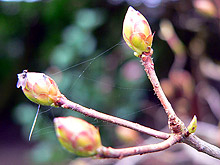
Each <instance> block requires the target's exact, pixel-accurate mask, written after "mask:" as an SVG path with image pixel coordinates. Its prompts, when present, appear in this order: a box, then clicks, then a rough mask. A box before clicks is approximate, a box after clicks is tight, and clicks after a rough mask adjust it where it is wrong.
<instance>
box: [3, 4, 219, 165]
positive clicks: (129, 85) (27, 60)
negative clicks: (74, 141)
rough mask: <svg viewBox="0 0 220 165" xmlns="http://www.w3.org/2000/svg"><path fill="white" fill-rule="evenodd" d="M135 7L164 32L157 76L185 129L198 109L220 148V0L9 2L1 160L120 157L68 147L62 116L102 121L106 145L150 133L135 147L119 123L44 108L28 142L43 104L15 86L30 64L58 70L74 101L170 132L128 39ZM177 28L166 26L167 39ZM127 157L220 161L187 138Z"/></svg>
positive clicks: (202, 126) (203, 132)
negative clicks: (62, 139) (125, 30)
mask: <svg viewBox="0 0 220 165" xmlns="http://www.w3.org/2000/svg"><path fill="white" fill-rule="evenodd" d="M130 5H131V6H133V7H134V8H135V9H137V10H139V11H140V12H141V13H142V14H143V15H144V16H145V17H146V18H147V20H148V22H149V24H150V26H151V29H152V31H153V32H155V37H154V42H153V49H154V55H153V59H154V62H155V68H156V72H157V74H158V77H159V79H160V80H161V83H162V87H163V89H164V91H165V93H166V95H167V96H168V99H169V100H170V101H171V104H172V105H173V107H174V109H175V111H176V112H177V114H178V115H179V117H180V118H181V119H182V120H183V121H184V122H185V124H186V125H188V124H189V122H190V120H191V119H192V117H193V115H196V116H197V117H198V121H199V124H198V130H197V131H196V134H197V135H198V136H200V137H201V138H203V139H204V140H206V141H208V142H210V143H212V144H215V145H218V146H219V145H220V139H219V136H220V130H219V127H218V124H219V119H220V95H219V90H220V83H219V81H220V65H219V62H220V46H219V43H220V22H219V18H220V12H219V11H218V10H219V8H220V4H219V1H218V0H194V1H189V0H155V1H151V0H145V1H144V0H143V1H142V0H137V1H134V0H118V1H117V0H80V1H78V0H62V1H59V0H51V1H37V2H36V1H33V2H28V1H27V2H24V1H23V2H3V1H1V2H0V99H1V101H0V162H1V164H77V163H78V164H80V163H84V164H115V163H116V162H117V161H116V160H97V161H95V160H91V159H79V158H77V157H76V156H74V155H72V154H70V153H68V152H67V151H65V150H63V149H62V147H61V145H60V144H59V143H58V141H57V139H56V136H55V132H54V128H53V122H52V121H53V118H54V117H56V116H69V115H73V116H76V117H80V118H83V119H85V120H87V121H89V122H90V123H92V124H94V125H95V126H97V127H99V129H100V132H101V137H102V143H103V144H104V145H105V146H111V147H121V146H134V145H137V144H141V143H144V141H143V140H144V139H147V138H148V136H146V135H141V134H140V135H138V139H139V140H137V141H136V142H135V143H134V142H132V143H130V144H128V143H125V141H123V140H121V141H120V138H119V137H117V132H115V128H116V127H115V126H113V125H112V124H108V123H105V122H101V121H97V120H95V119H91V118H88V117H85V116H83V115H81V114H78V113H76V112H71V111H70V110H65V109H56V108H52V109H51V108H50V107H41V112H44V113H41V114H40V115H39V117H38V120H37V124H36V127H35V131H34V134H33V137H32V140H31V141H30V142H29V141H28V135H29V131H30V128H31V125H32V122H33V118H34V115H35V113H36V111H37V105H36V104H33V103H31V102H30V101H29V100H28V99H27V98H26V97H25V96H24V94H23V92H22V91H21V89H17V88H16V82H17V76H16V74H18V73H21V72H22V70H24V69H28V70H29V71H34V72H44V73H46V74H47V75H49V76H51V77H52V78H53V79H54V80H55V81H56V82H57V84H58V86H59V89H60V91H61V92H62V93H63V94H64V95H65V96H66V97H68V98H69V99H70V100H72V101H74V102H77V103H79V104H81V105H83V106H86V107H91V108H94V109H96V110H98V111H101V112H104V113H108V114H112V115H114V116H118V117H122V118H124V119H127V120H131V121H134V122H138V123H140V124H143V125H146V126H149V127H151V128H154V129H158V130H162V129H163V130H165V131H168V130H167V117H166V114H165V113H164V111H163V109H162V107H161V105H160V103H159V101H158V100H157V98H156V96H155V95H154V92H153V90H152V87H151V85H150V83H149V81H148V79H147V76H146V74H145V73H144V71H143V67H142V66H141V65H140V62H139V59H138V58H136V57H135V56H133V52H132V51H131V50H130V49H129V48H128V47H127V46H126V45H125V43H124V41H123V39H122V34H121V32H122V23H123V19H124V16H125V13H126V11H127V8H128V7H129V6H130ZM165 19H166V20H168V21H169V23H170V25H171V26H172V27H173V28H174V30H175V31H173V32H172V33H171V35H169V36H168V38H166V37H165V38H164V37H163V35H162V34H161V30H160V29H161V26H163V25H161V22H162V21H163V20H165ZM168 31H169V30H165V35H166V34H169V32H168ZM177 36H178V37H177ZM109 48H111V49H109ZM106 50H107V51H106ZM93 58H94V59H93ZM90 59H93V60H90ZM87 60H90V61H87ZM86 61H87V62H86ZM116 129H117V128H116ZM122 132H123V131H122ZM140 139H141V140H140ZM151 142H152V143H153V142H154V141H152V139H148V140H146V143H148V144H149V143H151ZM134 158H135V160H136V161H133V160H134ZM125 160H126V159H122V160H121V161H119V162H118V163H119V164H120V162H121V163H122V162H123V161H125ZM128 160H129V161H128V162H129V163H130V164H157V163H160V164H183V163H188V164H201V163H202V164H209V163H211V162H213V163H216V162H217V161H216V160H215V159H213V158H211V157H209V156H207V155H205V154H200V153H198V152H197V151H196V150H191V149H190V148H189V147H186V146H185V145H181V144H178V145H175V146H174V147H173V148H172V149H169V150H168V151H163V152H160V153H158V154H150V155H143V156H139V157H138V158H137V157H130V158H129V159H128ZM128 162H126V163H125V164H128ZM122 164H123V163H122Z"/></svg>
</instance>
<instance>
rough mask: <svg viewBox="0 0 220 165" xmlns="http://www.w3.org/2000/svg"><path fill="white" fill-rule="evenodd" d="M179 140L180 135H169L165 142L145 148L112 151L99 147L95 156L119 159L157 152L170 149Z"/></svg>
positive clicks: (108, 148) (111, 149)
mask: <svg viewBox="0 0 220 165" xmlns="http://www.w3.org/2000/svg"><path fill="white" fill-rule="evenodd" d="M181 138H182V137H181V135H171V136H170V137H169V138H168V139H167V140H165V141H163V142H161V143H157V144H150V145H145V146H137V147H129V148H120V149H114V148H110V147H101V148H100V149H98V154H97V155H96V156H97V157H98V158H119V159H121V158H123V157H127V156H133V155H142V154H146V153H152V152H158V151H162V150H165V149H167V148H169V147H171V146H172V145H174V144H175V143H177V142H178V141H179V140H180V139H181Z"/></svg>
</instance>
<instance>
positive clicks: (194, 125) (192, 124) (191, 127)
mask: <svg viewBox="0 0 220 165" xmlns="http://www.w3.org/2000/svg"><path fill="white" fill-rule="evenodd" d="M196 128H197V117H196V115H194V117H193V119H192V121H191V122H190V124H189V126H188V127H187V129H188V131H189V133H194V132H195V131H196Z"/></svg>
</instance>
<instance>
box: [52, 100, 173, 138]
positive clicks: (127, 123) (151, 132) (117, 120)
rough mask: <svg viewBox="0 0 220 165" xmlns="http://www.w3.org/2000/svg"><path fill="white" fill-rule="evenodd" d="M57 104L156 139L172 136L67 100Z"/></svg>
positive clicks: (59, 101)
mask: <svg viewBox="0 0 220 165" xmlns="http://www.w3.org/2000/svg"><path fill="white" fill-rule="evenodd" d="M56 104H57V105H58V106H60V107H62V108H66V109H71V110H74V111H77V112H80V113H82V114H84V115H85V116H89V117H92V118H97V119H100V120H103V121H106V122H110V123H113V124H117V125H120V126H124V127H127V128H130V129H133V130H136V131H139V132H142V133H145V134H148V135H150V136H154V137H156V138H160V139H168V138H169V137H170V134H168V133H164V132H161V131H157V130H154V129H151V128H149V127H145V126H142V125H140V124H138V123H133V122H131V121H127V120H124V119H121V118H118V117H114V116H111V115H107V114H105V113H101V112H98V111H96V110H93V109H91V108H86V107H83V106H82V105H79V104H77V103H74V102H72V101H70V100H68V99H66V98H60V99H59V100H58V101H57V103H56Z"/></svg>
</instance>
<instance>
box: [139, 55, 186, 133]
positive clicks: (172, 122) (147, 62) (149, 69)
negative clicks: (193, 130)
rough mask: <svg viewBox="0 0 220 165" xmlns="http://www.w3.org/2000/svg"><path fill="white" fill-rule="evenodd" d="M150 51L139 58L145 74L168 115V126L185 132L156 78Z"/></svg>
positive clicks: (176, 130) (177, 131)
mask: <svg viewBox="0 0 220 165" xmlns="http://www.w3.org/2000/svg"><path fill="white" fill-rule="evenodd" d="M151 56H152V53H151V52H149V53H146V52H144V53H143V54H142V55H141V56H140V58H141V62H142V65H144V68H145V69H144V70H145V71H146V73H147V76H148V78H149V80H150V81H151V83H152V85H153V89H154V91H155V93H156V95H157V97H158V99H159V100H160V102H161V104H162V105H163V107H164V110H165V112H166V114H167V116H168V122H169V128H170V129H171V131H172V132H173V133H181V134H182V133H185V132H186V127H185V126H184V123H183V122H182V121H181V120H180V119H179V118H178V117H177V116H176V113H175V112H174V110H173V108H172V106H171V104H170V102H169V101H168V99H167V97H166V96H165V94H164V92H163V90H162V88H161V86H160V82H159V80H158V78H157V75H156V72H155V70H154V63H153V60H152V58H151Z"/></svg>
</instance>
